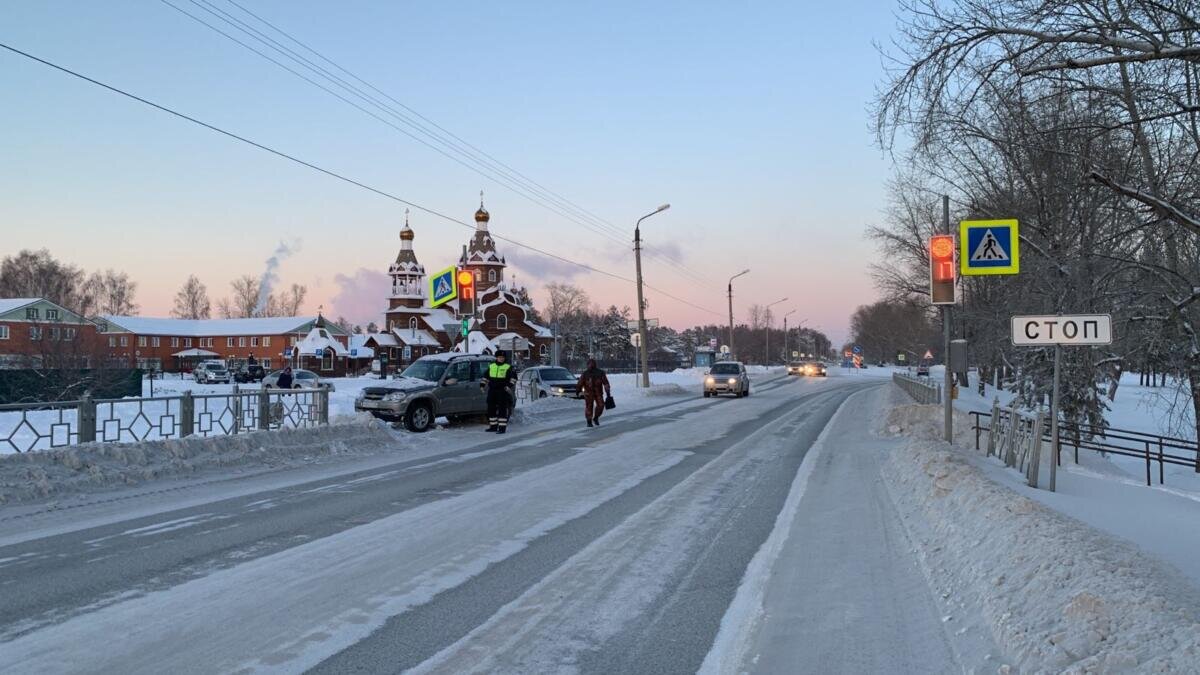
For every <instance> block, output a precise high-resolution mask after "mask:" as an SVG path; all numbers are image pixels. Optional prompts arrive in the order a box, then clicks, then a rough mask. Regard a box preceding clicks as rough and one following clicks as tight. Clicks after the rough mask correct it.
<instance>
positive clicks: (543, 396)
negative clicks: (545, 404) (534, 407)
mask: <svg viewBox="0 0 1200 675" xmlns="http://www.w3.org/2000/svg"><path fill="white" fill-rule="evenodd" d="M538 398H546V392H544V391H543V392H539V393H538Z"/></svg>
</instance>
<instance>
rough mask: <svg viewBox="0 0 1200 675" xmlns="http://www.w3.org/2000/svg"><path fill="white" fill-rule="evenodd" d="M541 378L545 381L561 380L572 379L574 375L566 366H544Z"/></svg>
mask: <svg viewBox="0 0 1200 675" xmlns="http://www.w3.org/2000/svg"><path fill="white" fill-rule="evenodd" d="M542 379H543V380H545V381H547V382H563V381H566V380H574V379H575V376H574V375H572V374H571V371H569V370H567V369H566V368H544V369H543V370H542Z"/></svg>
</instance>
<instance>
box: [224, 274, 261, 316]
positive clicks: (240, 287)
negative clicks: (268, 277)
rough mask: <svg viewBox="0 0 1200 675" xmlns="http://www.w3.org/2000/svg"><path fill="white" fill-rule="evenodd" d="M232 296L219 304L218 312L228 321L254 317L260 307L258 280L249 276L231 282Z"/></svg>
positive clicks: (244, 275)
mask: <svg viewBox="0 0 1200 675" xmlns="http://www.w3.org/2000/svg"><path fill="white" fill-rule="evenodd" d="M229 287H230V290H231V291H232V294H231V295H230V297H228V298H222V299H221V300H220V301H219V302H218V303H217V310H218V311H219V312H220V313H221V316H222V317H224V318H226V319H245V318H249V317H252V316H254V308H255V307H256V306H258V278H257V277H254V276H251V275H249V274H243V275H242V276H240V277H238V278H236V279H234V280H233V281H231V282H229Z"/></svg>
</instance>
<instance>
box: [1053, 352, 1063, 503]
mask: <svg viewBox="0 0 1200 675" xmlns="http://www.w3.org/2000/svg"><path fill="white" fill-rule="evenodd" d="M1061 363H1062V345H1054V392H1053V394H1052V396H1051V398H1050V491H1051V492H1054V491H1055V489H1054V488H1055V479H1056V478H1057V473H1058V383H1059V370H1060V368H1061Z"/></svg>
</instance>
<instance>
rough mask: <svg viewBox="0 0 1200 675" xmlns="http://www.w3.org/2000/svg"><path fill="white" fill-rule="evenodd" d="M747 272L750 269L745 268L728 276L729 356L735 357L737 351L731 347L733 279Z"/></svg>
mask: <svg viewBox="0 0 1200 675" xmlns="http://www.w3.org/2000/svg"><path fill="white" fill-rule="evenodd" d="M749 273H750V270H748V269H746V270H742V271H741V272H738V273H737V274H735V275H733V276H731V277H729V358H734V359H735V358H737V352H736V351H734V349H733V280H734V279H736V278H738V277H740V276H742V275H743V274H749Z"/></svg>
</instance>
